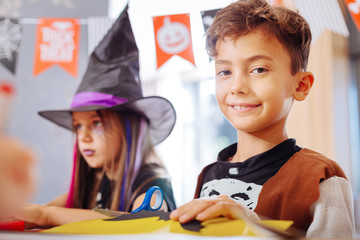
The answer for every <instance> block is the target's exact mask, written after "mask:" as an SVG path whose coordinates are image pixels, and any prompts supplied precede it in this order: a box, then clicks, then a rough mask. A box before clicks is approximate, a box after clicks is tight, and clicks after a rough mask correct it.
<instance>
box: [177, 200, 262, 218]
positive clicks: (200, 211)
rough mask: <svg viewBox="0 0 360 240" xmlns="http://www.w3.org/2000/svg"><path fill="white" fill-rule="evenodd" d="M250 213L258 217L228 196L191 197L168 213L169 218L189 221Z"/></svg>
mask: <svg viewBox="0 0 360 240" xmlns="http://www.w3.org/2000/svg"><path fill="white" fill-rule="evenodd" d="M244 214H245V215H247V217H249V215H252V216H251V217H252V218H256V219H258V217H257V215H256V214H255V213H253V212H252V211H251V210H248V209H245V208H243V207H242V206H241V205H240V204H238V203H236V202H235V201H234V200H232V199H231V198H230V197H228V196H224V195H221V196H216V197H209V198H198V199H193V200H192V201H191V202H189V203H186V204H184V205H182V206H180V207H179V208H177V209H176V210H174V211H173V212H172V213H171V214H170V219H172V220H175V221H180V222H181V223H186V222H189V221H191V220H193V219H196V220H198V221H206V220H210V219H213V218H217V217H227V218H230V219H237V218H242V216H244Z"/></svg>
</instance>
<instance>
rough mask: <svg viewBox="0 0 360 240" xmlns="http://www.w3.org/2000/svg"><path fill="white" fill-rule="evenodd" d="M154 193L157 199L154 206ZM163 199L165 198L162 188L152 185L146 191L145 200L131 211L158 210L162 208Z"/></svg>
mask: <svg viewBox="0 0 360 240" xmlns="http://www.w3.org/2000/svg"><path fill="white" fill-rule="evenodd" d="M154 194H155V198H156V199H155V204H154V205H153V206H152V205H151V198H152V197H153V196H154ZM163 200H164V194H163V192H162V190H161V188H159V187H158V186H152V187H150V188H149V189H148V190H147V191H146V194H145V198H144V201H143V202H142V204H141V205H140V207H138V208H136V209H134V210H133V211H131V213H137V212H140V211H142V210H146V211H157V210H159V209H160V208H161V206H162V203H163Z"/></svg>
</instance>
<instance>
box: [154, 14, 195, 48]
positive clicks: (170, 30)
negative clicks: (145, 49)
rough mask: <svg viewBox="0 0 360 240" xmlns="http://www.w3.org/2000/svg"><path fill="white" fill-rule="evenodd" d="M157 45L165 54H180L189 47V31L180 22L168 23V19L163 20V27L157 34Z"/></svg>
mask: <svg viewBox="0 0 360 240" xmlns="http://www.w3.org/2000/svg"><path fill="white" fill-rule="evenodd" d="M157 43H158V44H159V47H160V48H161V50H162V51H164V52H165V53H168V54H176V53H181V52H183V51H184V50H185V49H186V48H187V47H188V46H189V43H190V33H189V30H188V29H187V28H186V26H185V25H184V24H182V23H180V22H170V18H168V17H167V18H164V25H163V26H162V27H161V28H160V29H159V31H158V32H157Z"/></svg>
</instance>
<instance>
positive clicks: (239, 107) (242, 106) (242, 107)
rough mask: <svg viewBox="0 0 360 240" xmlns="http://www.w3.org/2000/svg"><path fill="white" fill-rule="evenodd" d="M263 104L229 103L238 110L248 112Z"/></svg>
mask: <svg viewBox="0 0 360 240" xmlns="http://www.w3.org/2000/svg"><path fill="white" fill-rule="evenodd" d="M260 105H261V104H240V105H229V106H230V107H231V108H233V109H234V110H236V111H241V112H247V111H250V110H252V109H254V108H257V107H259V106H260Z"/></svg>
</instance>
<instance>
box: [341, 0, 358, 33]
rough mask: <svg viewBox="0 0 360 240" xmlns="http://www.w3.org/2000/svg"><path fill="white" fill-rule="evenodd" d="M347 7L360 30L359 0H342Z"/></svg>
mask: <svg viewBox="0 0 360 240" xmlns="http://www.w3.org/2000/svg"><path fill="white" fill-rule="evenodd" d="M344 1H345V3H346V6H347V8H348V9H349V12H350V14H351V17H352V19H353V21H354V23H355V25H356V27H357V29H358V30H359V31H360V1H359V0H344Z"/></svg>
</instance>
